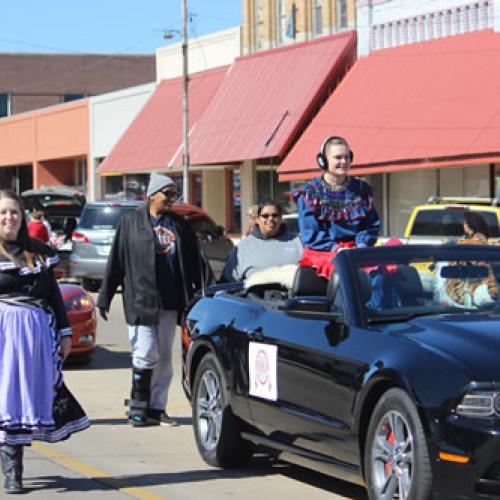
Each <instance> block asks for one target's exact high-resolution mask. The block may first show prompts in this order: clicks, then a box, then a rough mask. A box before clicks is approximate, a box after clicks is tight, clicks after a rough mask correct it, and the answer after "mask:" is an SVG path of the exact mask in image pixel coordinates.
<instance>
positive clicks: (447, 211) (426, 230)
mask: <svg viewBox="0 0 500 500" xmlns="http://www.w3.org/2000/svg"><path fill="white" fill-rule="evenodd" d="M464 212H465V210H464V209H461V208H444V209H432V210H420V212H418V213H417V216H416V217H415V222H414V223H413V228H412V231H411V233H412V235H414V236H452V237H460V236H463V234H464ZM478 212H479V213H480V214H481V215H482V216H483V217H484V219H485V221H486V223H487V224H488V235H489V237H490V238H498V236H499V229H498V220H497V216H496V213H494V212H488V211H482V210H478Z"/></svg>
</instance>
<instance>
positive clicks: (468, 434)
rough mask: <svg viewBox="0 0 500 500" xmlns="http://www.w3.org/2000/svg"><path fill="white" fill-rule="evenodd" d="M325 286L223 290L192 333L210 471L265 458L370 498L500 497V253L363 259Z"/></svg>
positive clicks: (187, 344) (193, 378)
mask: <svg viewBox="0 0 500 500" xmlns="http://www.w3.org/2000/svg"><path fill="white" fill-rule="evenodd" d="M335 265H336V270H335V272H334V273H333V275H332V277H331V278H330V280H329V281H326V280H324V279H322V278H318V277H316V276H315V275H314V273H311V269H308V268H300V269H298V270H297V272H296V273H295V276H294V280H293V283H292V284H288V286H285V285H284V283H283V282H278V281H279V280H276V282H272V281H273V279H272V278H271V279H270V278H269V275H270V274H271V275H272V273H267V278H266V279H265V280H262V282H259V280H258V279H257V280H253V284H252V285H251V286H244V284H241V283H237V284H225V285H219V286H216V287H212V288H210V289H208V290H206V291H205V293H204V295H203V296H202V297H201V298H200V299H199V300H198V301H197V302H196V303H195V304H194V305H193V306H192V307H191V309H190V311H189V314H188V317H187V322H186V326H185V328H184V330H183V347H184V349H183V370H184V373H183V384H184V389H185V391H186V393H187V395H188V397H189V398H190V399H191V401H192V408H193V422H194V432H195V437H196V443H197V446H198V449H199V452H200V454H201V456H202V457H203V459H204V460H205V461H206V462H208V463H209V464H211V465H215V466H221V467H234V466H241V465H243V464H244V463H245V461H247V460H248V459H249V458H250V457H251V455H252V453H253V451H254V450H256V449H266V450H268V451H269V452H271V453H273V454H275V455H276V456H278V457H279V458H282V459H284V460H286V461H289V462H293V463H296V464H299V465H303V466H306V467H311V468H313V469H315V470H318V471H321V472H324V473H327V474H331V475H333V476H336V477H339V478H342V479H345V480H348V481H353V482H356V483H358V484H363V485H365V486H366V488H367V490H368V495H369V497H370V498H371V499H392V498H398V499H416V500H420V499H426V498H453V499H458V498H489V497H495V498H498V496H499V495H500V295H499V293H498V291H499V287H500V283H499V280H500V247H495V246H480V245H444V246H439V247H437V246H392V247H377V248H363V249H352V250H345V251H343V252H341V253H340V254H339V255H338V256H337V258H336V259H335Z"/></svg>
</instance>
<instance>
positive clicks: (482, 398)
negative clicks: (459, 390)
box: [457, 391, 500, 417]
mask: <svg viewBox="0 0 500 500" xmlns="http://www.w3.org/2000/svg"><path fill="white" fill-rule="evenodd" d="M457 414H458V415H462V416H464V417H492V416H500V392H495V391H474V392H468V393H467V394H465V396H464V397H463V398H462V401H461V402H460V404H459V405H458V406H457Z"/></svg>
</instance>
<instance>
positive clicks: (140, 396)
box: [125, 368, 153, 427]
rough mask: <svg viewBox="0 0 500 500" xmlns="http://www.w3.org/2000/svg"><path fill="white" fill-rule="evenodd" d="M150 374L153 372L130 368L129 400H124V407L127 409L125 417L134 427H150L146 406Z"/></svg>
mask: <svg viewBox="0 0 500 500" xmlns="http://www.w3.org/2000/svg"><path fill="white" fill-rule="evenodd" d="M152 373H153V370H140V369H139V368H132V390H131V391H130V399H126V400H125V405H126V406H128V407H129V410H128V412H127V415H128V419H129V422H130V423H131V424H132V425H133V426H134V427H143V426H146V425H150V423H149V420H148V406H149V396H150V385H151V374H152Z"/></svg>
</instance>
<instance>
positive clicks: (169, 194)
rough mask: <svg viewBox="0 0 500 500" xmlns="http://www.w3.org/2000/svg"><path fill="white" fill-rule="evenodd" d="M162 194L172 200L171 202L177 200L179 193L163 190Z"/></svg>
mask: <svg viewBox="0 0 500 500" xmlns="http://www.w3.org/2000/svg"><path fill="white" fill-rule="evenodd" d="M160 193H161V194H162V195H163V196H165V197H166V198H170V199H171V200H175V199H176V198H177V196H178V195H177V192H176V191H172V190H171V189H163V190H161V191H160Z"/></svg>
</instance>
